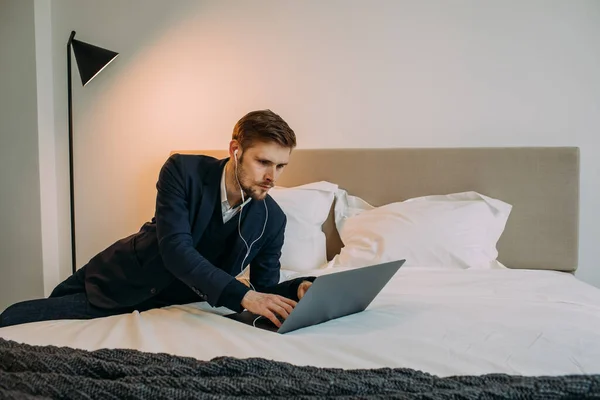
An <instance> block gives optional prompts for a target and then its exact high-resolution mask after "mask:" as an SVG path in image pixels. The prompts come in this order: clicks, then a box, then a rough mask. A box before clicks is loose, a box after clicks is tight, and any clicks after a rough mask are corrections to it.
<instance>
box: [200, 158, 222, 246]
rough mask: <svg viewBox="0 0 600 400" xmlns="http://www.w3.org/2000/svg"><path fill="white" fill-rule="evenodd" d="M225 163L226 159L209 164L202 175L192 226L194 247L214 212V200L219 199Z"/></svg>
mask: <svg viewBox="0 0 600 400" xmlns="http://www.w3.org/2000/svg"><path fill="white" fill-rule="evenodd" d="M226 163H227V159H224V160H220V161H219V162H216V163H214V164H213V165H211V166H210V170H209V171H208V172H207V173H206V175H205V176H204V180H203V181H202V196H201V198H200V207H198V209H197V210H198V214H197V215H196V217H195V223H194V225H193V226H192V239H193V242H194V247H196V246H197V245H198V242H199V241H200V238H201V237H202V234H203V233H204V230H205V229H206V227H207V226H208V223H209V222H210V219H211V218H212V215H213V213H214V210H215V207H216V206H217V204H216V202H217V201H218V200H219V198H220V197H219V195H220V192H221V184H220V182H221V174H222V173H223V168H224V167H225V164H226Z"/></svg>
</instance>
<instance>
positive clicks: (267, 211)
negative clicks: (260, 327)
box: [233, 149, 269, 322]
mask: <svg viewBox="0 0 600 400" xmlns="http://www.w3.org/2000/svg"><path fill="white" fill-rule="evenodd" d="M237 153H238V149H236V150H235V151H234V152H233V157H234V159H235V179H236V181H237V183H238V186H239V187H240V193H241V195H242V205H241V206H240V215H239V217H238V235H240V238H241V239H242V241H243V242H244V244H245V245H246V255H245V256H244V259H243V260H242V265H240V274H241V273H242V272H243V271H244V263H245V262H246V259H247V258H248V256H249V255H250V250H251V249H252V246H254V243H256V242H258V241H259V240H260V238H262V236H263V234H264V233H265V228H266V227H267V221H268V220H269V209H268V208H267V202H266V201H263V204H264V206H265V212H266V217H265V223H264V224H263V228H262V232H261V233H260V236H259V237H258V238H256V240H255V241H253V242H252V243H251V244H250V246H248V242H246V239H244V237H243V236H242V228H241V224H242V222H241V221H242V212H243V211H244V203H245V201H246V200H245V198H244V190H243V189H242V184H241V183H240V178H239V177H238V167H237V165H238V160H237ZM248 283H249V284H250V286H251V287H252V289H253V290H256V289H255V288H254V286H252V283H251V282H250V279H249V278H248ZM254 322H256V321H254Z"/></svg>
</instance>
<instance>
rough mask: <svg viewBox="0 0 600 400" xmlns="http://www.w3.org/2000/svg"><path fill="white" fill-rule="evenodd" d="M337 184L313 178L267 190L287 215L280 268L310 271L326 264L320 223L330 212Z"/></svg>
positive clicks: (325, 251)
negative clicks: (305, 183)
mask: <svg viewBox="0 0 600 400" xmlns="http://www.w3.org/2000/svg"><path fill="white" fill-rule="evenodd" d="M337 190H338V186H337V185H335V184H333V183H329V182H324V181H322V182H315V183H310V184H307V185H302V186H296V187H292V188H282V187H274V188H273V189H271V190H270V191H269V194H270V195H271V197H273V199H274V200H275V201H276V202H277V204H279V206H280V207H281V209H282V210H283V212H284V213H285V215H286V217H287V225H286V228H285V241H284V244H283V248H282V249H281V258H280V261H281V268H282V269H284V270H289V271H297V272H302V271H309V270H312V269H316V268H321V267H323V266H324V265H326V264H327V246H326V240H325V234H324V233H323V230H322V225H323V223H324V222H325V220H326V219H327V216H328V215H329V211H330V210H331V205H332V204H333V199H334V196H335V193H336V191H337Z"/></svg>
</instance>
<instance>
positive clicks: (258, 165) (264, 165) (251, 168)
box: [237, 142, 291, 200]
mask: <svg viewBox="0 0 600 400" xmlns="http://www.w3.org/2000/svg"><path fill="white" fill-rule="evenodd" d="M240 153H241V150H240V152H238V166H237V167H238V178H239V181H240V186H241V187H242V190H243V191H244V195H245V196H248V197H251V198H252V199H253V200H263V199H264V198H265V197H267V193H268V192H269V189H271V188H272V187H273V186H275V182H277V179H278V178H279V175H280V174H281V173H282V172H283V169H284V167H285V166H286V165H287V164H288V162H289V159H290V153H291V150H290V149H289V148H287V147H282V146H280V145H278V144H276V143H260V142H259V143H255V144H254V145H253V146H252V147H250V148H248V149H245V150H244V151H243V153H241V156H240Z"/></svg>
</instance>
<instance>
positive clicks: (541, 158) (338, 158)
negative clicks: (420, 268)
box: [172, 147, 579, 272]
mask: <svg viewBox="0 0 600 400" xmlns="http://www.w3.org/2000/svg"><path fill="white" fill-rule="evenodd" d="M172 153H182V154H205V155H210V156H213V157H217V158H225V157H228V154H227V152H226V151H220V150H216V151H215V150H213V151H211V150H191V151H174V152H172ZM321 180H325V181H329V182H333V183H336V184H338V185H339V186H340V187H341V188H342V189H345V190H347V191H348V193H349V194H351V195H355V196H359V197H361V198H363V199H364V200H366V201H367V202H369V203H370V204H372V205H374V206H381V205H383V204H387V203H390V202H395V201H402V200H406V199H408V198H412V197H418V196H425V195H432V194H447V193H455V192H463V191H476V192H479V193H481V194H484V195H486V196H489V197H493V198H497V199H500V200H503V201H505V202H507V203H509V204H512V206H513V209H512V212H511V215H510V217H509V219H508V222H507V226H506V229H505V231H504V233H503V234H502V237H501V238H500V241H499V242H498V253H499V256H498V260H499V261H500V262H501V263H503V264H504V265H506V266H507V267H509V268H518V269H545V270H555V271H565V272H574V271H575V270H576V269H577V265H578V247H579V243H578V231H579V148H577V147H508V148H500V147H494V148H396V149H315V150H312V149H296V150H294V151H293V153H292V156H291V159H290V165H289V166H288V167H287V168H286V170H285V172H284V173H283V175H282V176H281V179H280V180H279V181H278V182H277V184H278V185H279V186H288V187H290V186H296V185H301V184H305V183H309V182H315V181H321ZM323 231H324V232H325V234H326V236H327V253H328V254H327V256H328V258H329V259H331V258H333V256H334V255H335V254H338V253H339V251H340V249H341V247H342V243H341V240H340V238H339V235H338V233H337V230H336V229H335V225H334V223H333V214H330V217H329V219H328V221H327V222H326V223H325V224H324V226H323Z"/></svg>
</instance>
